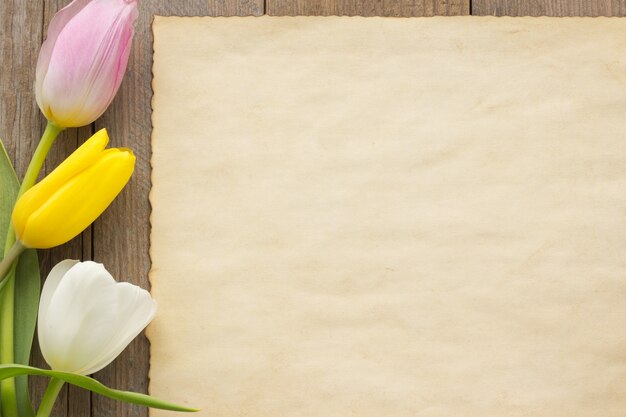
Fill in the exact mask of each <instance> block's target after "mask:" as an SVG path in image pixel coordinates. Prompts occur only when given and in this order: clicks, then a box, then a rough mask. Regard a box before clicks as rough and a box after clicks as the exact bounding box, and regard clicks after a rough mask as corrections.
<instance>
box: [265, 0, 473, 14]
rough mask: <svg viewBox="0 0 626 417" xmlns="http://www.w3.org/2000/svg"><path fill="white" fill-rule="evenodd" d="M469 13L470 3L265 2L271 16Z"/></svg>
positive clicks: (427, 0)
mask: <svg viewBox="0 0 626 417" xmlns="http://www.w3.org/2000/svg"><path fill="white" fill-rule="evenodd" d="M469 12H470V0H362V1H359V0H339V1H338V0H267V2H266V13H267V14H269V15H274V16H309V15H313V16H335V15H336V16H437V15H441V16H453V15H466V14H469Z"/></svg>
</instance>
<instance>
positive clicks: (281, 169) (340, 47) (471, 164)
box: [149, 17, 626, 417]
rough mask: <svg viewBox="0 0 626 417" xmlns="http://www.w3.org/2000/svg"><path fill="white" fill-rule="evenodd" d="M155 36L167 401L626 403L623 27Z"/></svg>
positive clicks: (439, 416) (412, 412)
mask: <svg viewBox="0 0 626 417" xmlns="http://www.w3.org/2000/svg"><path fill="white" fill-rule="evenodd" d="M154 33H155V63H154V90H155V95H154V120H153V121H154V135H153V152H154V154H153V190H152V194H151V201H152V207H153V216H152V262H153V270H152V273H151V279H152V284H153V293H154V296H155V297H156V299H157V300H158V302H159V306H160V310H159V313H158V315H157V318H156V320H155V321H154V324H153V325H152V326H151V327H150V329H149V337H150V339H151V342H152V359H151V361H152V362H151V374H150V377H151V383H150V392H151V393H152V394H153V395H157V396H160V397H164V398H167V399H170V400H173V401H178V402H182V403H185V404H189V405H193V406H197V407H200V408H202V412H201V413H200V414H199V415H200V416H202V417H205V416H206V417H208V416H215V417H242V416H248V417H348V416H356V417H417V416H420V417H423V416H429V417H464V416H468V417H469V416H471V417H491V416H493V417H496V416H497V417H508V416H510V417H513V416H515V417H518V416H519V417H521V416H533V417H561V416H568V417H592V416H596V417H618V416H626V59H625V56H626V20H623V19H603V18H598V19H584V18H583V19H576V18H570V19H549V18H515V19H511V18H467V17H466V18H428V19H397V18H390V19H385V18H348V17H346V18H338V17H329V18H306V17H299V18H293V17H286V18H275V17H263V18H232V17H229V18H161V17H157V18H156V20H155V23H154ZM152 415H153V416H155V417H156V416H166V415H168V416H169V415H170V414H169V413H167V412H158V411H155V412H153V414H152Z"/></svg>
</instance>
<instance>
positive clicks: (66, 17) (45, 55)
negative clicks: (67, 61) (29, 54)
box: [36, 0, 90, 110]
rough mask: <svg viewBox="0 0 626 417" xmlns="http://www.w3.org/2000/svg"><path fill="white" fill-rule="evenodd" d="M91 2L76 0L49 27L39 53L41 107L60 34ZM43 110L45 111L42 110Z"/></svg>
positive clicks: (37, 85)
mask: <svg viewBox="0 0 626 417" xmlns="http://www.w3.org/2000/svg"><path fill="white" fill-rule="evenodd" d="M89 2H90V0H74V1H72V2H71V3H70V4H68V5H67V6H65V7H64V8H62V9H61V10H59V11H58V12H57V13H56V14H55V15H54V17H53V18H52V20H51V21H50V24H49V25H48V35H47V37H46V40H45V42H44V43H43V45H41V49H40V51H39V58H38V60H37V72H36V74H37V81H36V94H37V103H39V107H41V106H42V103H41V101H40V96H41V84H42V83H43V80H44V78H45V76H46V72H47V71H48V65H49V64H50V57H51V56H52V51H53V50H54V45H55V43H56V41H57V38H58V36H59V33H61V31H62V30H63V28H64V27H65V25H66V24H67V22H69V21H70V20H71V19H72V18H73V17H74V16H76V15H77V14H78V13H79V12H80V11H81V10H82V9H83V8H84V7H85V6H87V4H88V3H89ZM42 110H43V109H42Z"/></svg>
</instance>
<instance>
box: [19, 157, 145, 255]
mask: <svg viewBox="0 0 626 417" xmlns="http://www.w3.org/2000/svg"><path fill="white" fill-rule="evenodd" d="M134 167H135V156H134V155H133V154H132V152H130V151H129V150H125V149H107V150H106V151H104V152H102V153H101V155H100V157H99V159H98V161H97V162H96V163H95V164H94V165H93V166H91V167H89V168H88V169H86V170H85V171H83V172H81V173H80V175H77V176H75V177H74V178H72V179H70V180H69V181H68V182H67V183H66V184H65V185H63V186H62V187H61V188H60V189H58V190H57V191H56V192H55V193H54V194H53V195H51V196H50V197H49V198H48V199H47V200H46V201H45V202H44V203H43V204H42V205H41V207H40V208H39V209H37V210H36V211H35V212H33V213H31V214H30V216H28V218H27V220H26V225H25V226H24V231H23V232H22V234H21V236H20V240H21V241H22V243H24V245H26V246H28V247H32V248H40V249H46V248H51V247H54V246H58V245H61V244H63V243H65V242H67V241H69V240H70V239H72V238H74V237H75V236H77V235H78V234H79V233H80V232H82V231H83V230H84V229H85V228H86V227H87V226H89V225H90V224H91V223H93V221H94V220H96V218H98V216H100V215H101V214H102V212H104V210H105V209H106V208H107V207H108V206H109V205H110V204H111V203H112V202H113V200H114V199H115V197H116V196H117V195H118V194H119V193H120V191H122V188H124V186H125V185H126V183H127V182H128V180H129V179H130V176H131V175H132V173H133V170H134ZM18 236H19V235H18Z"/></svg>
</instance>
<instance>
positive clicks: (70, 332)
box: [40, 262, 116, 372]
mask: <svg viewBox="0 0 626 417" xmlns="http://www.w3.org/2000/svg"><path fill="white" fill-rule="evenodd" d="M114 285H115V280H114V279H113V277H112V276H111V275H110V274H109V273H108V272H107V271H106V269H104V267H103V266H102V265H101V264H96V263H95V262H83V263H78V264H76V265H75V266H74V267H73V268H71V269H70V270H69V271H68V272H67V273H66V274H65V276H64V277H63V279H62V280H61V282H60V283H59V284H58V286H57V289H56V291H55V292H54V294H53V295H52V297H51V299H50V304H49V306H48V309H47V312H46V313H45V314H46V317H45V318H43V320H42V322H43V325H44V328H43V332H41V334H40V345H41V351H42V353H43V356H44V358H45V359H46V361H47V362H48V364H49V365H50V366H51V367H52V368H53V369H56V370H63V371H68V372H74V371H75V370H77V369H79V368H80V367H82V366H83V365H84V364H85V363H87V362H89V361H90V359H91V357H93V355H94V354H95V355H97V353H98V349H99V348H100V347H101V346H102V345H103V344H105V343H106V342H107V341H108V340H109V338H110V337H111V335H112V334H113V333H114V332H115V325H116V322H115V320H111V319H112V317H111V316H112V314H111V313H114V311H112V309H114V308H115V307H114V303H113V301H114V296H115V293H114V291H113V289H114Z"/></svg>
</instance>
